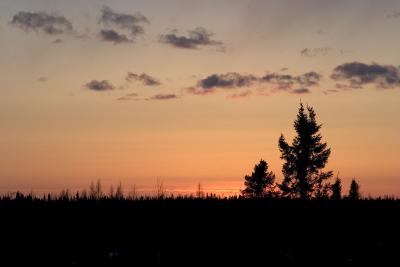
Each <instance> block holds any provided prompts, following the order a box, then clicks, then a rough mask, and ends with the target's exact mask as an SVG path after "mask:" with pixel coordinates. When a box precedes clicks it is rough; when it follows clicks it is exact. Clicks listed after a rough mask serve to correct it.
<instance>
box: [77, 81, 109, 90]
mask: <svg viewBox="0 0 400 267" xmlns="http://www.w3.org/2000/svg"><path fill="white" fill-rule="evenodd" d="M84 87H85V88H87V89H89V90H92V91H96V92H102V91H110V90H114V86H113V85H112V84H111V83H110V82H109V81H107V80H102V81H98V80H92V81H90V82H88V83H87V84H85V85H84Z"/></svg>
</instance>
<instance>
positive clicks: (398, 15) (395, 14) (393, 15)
mask: <svg viewBox="0 0 400 267" xmlns="http://www.w3.org/2000/svg"><path fill="white" fill-rule="evenodd" d="M386 17H387V18H390V19H398V18H400V11H394V12H392V13H389V14H387V15H386Z"/></svg>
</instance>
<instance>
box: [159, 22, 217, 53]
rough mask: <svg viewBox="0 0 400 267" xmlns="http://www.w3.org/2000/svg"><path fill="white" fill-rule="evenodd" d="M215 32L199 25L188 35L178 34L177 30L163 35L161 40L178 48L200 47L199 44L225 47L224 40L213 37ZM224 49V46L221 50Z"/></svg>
mask: <svg viewBox="0 0 400 267" xmlns="http://www.w3.org/2000/svg"><path fill="white" fill-rule="evenodd" d="M212 37H213V33H211V32H209V31H207V30H206V29H205V28H203V27H197V28H195V29H194V30H190V31H189V35H188V36H183V35H178V34H177V31H176V30H175V31H172V32H171V33H169V34H165V35H161V37H160V41H161V42H162V43H165V44H169V45H171V46H173V47H176V48H185V49H198V48H199V46H218V47H223V44H222V42H220V41H216V40H213V39H212ZM223 50H224V49H223V48H222V50H221V51H223Z"/></svg>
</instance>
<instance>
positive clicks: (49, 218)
mask: <svg viewBox="0 0 400 267" xmlns="http://www.w3.org/2000/svg"><path fill="white" fill-rule="evenodd" d="M399 218H400V201H388V200H380V201H378V200H374V201H371V200H369V201H366V200H364V201H353V202H352V201H340V202H333V201H308V202H301V201H293V200H292V201H289V200H243V199H236V200H235V199H233V200H218V199H207V200H204V199H203V200H202V199H182V200H169V199H167V200H142V201H140V200H137V201H125V200H122V201H118V200H103V201H89V200H86V201H78V202H75V201H73V202H70V201H50V202H45V201H27V200H12V201H11V200H2V201H0V231H1V237H0V243H1V249H0V266H11V265H18V266H44V265H52V266H69V265H73V266H76V265H77V266H89V265H93V266H104V265H105V266H150V265H151V266H153V265H165V266H166V265H168V266H169V265H170V263H172V264H173V265H172V266H177V265H185V266H193V265H199V264H202V265H205V264H207V265H215V264H218V265H222V266H226V265H232V263H235V265H237V264H238V263H244V264H245V266H253V265H254V264H253V263H255V262H259V263H261V266H311V265H318V266H327V265H335V266H353V265H354V266H355V265H357V266H358V265H360V264H362V265H366V266H371V265H372V266H400V239H399V237H400V219H399ZM21 264H23V265H21ZM304 264H306V265H304ZM367 264H368V265H367Z"/></svg>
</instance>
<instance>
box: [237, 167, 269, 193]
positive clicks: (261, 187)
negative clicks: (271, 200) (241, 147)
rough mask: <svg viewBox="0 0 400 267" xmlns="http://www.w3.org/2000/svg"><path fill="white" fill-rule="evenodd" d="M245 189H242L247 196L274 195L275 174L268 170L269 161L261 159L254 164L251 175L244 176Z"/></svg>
mask: <svg viewBox="0 0 400 267" xmlns="http://www.w3.org/2000/svg"><path fill="white" fill-rule="evenodd" d="M244 179H245V181H244V185H245V187H246V188H245V189H244V190H242V191H241V193H242V194H243V196H245V197H264V196H272V195H273V194H274V189H275V185H274V184H275V174H274V173H273V172H268V163H267V162H266V161H264V160H260V163H258V164H257V165H255V166H254V171H253V173H252V174H251V176H249V175H246V176H245V177H244Z"/></svg>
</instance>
